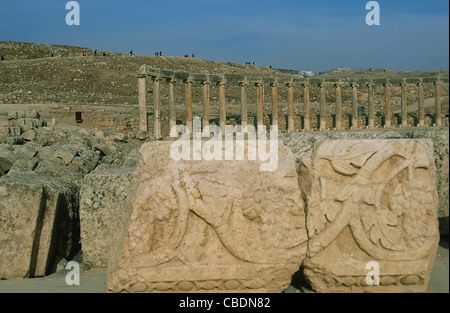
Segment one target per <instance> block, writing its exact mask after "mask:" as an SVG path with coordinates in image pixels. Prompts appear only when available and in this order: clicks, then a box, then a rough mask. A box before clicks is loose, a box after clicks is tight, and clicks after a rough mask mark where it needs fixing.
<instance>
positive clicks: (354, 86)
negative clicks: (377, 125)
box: [351, 84, 359, 129]
mask: <svg viewBox="0 0 450 313" xmlns="http://www.w3.org/2000/svg"><path fill="white" fill-rule="evenodd" d="M351 86H352V99H353V100H352V129H358V87H359V86H358V84H351Z"/></svg>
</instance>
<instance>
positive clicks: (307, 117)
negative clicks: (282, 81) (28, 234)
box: [302, 83, 311, 131]
mask: <svg viewBox="0 0 450 313" xmlns="http://www.w3.org/2000/svg"><path fill="white" fill-rule="evenodd" d="M302 86H303V92H304V102H305V117H304V123H305V126H304V128H303V129H304V130H305V131H309V130H311V122H310V121H311V118H310V108H311V106H310V102H309V84H308V83H303V84H302Z"/></svg>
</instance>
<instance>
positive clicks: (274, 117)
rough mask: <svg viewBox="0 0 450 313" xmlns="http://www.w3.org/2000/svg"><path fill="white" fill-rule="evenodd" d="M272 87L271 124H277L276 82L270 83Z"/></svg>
mask: <svg viewBox="0 0 450 313" xmlns="http://www.w3.org/2000/svg"><path fill="white" fill-rule="evenodd" d="M271 87H272V125H277V126H278V84H276V83H274V84H271Z"/></svg>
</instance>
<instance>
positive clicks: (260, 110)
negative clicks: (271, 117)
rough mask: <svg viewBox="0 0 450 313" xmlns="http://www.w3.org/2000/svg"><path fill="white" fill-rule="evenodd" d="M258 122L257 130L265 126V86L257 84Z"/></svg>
mask: <svg viewBox="0 0 450 313" xmlns="http://www.w3.org/2000/svg"><path fill="white" fill-rule="evenodd" d="M255 86H256V121H257V124H256V125H257V128H258V127H259V126H263V125H264V110H263V108H264V106H263V84H262V82H259V83H256V84H255Z"/></svg>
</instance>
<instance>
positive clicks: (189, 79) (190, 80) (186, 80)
mask: <svg viewBox="0 0 450 313" xmlns="http://www.w3.org/2000/svg"><path fill="white" fill-rule="evenodd" d="M183 82H184V83H185V84H192V83H193V82H194V81H193V80H192V79H191V78H187V79H185V80H183Z"/></svg>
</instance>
